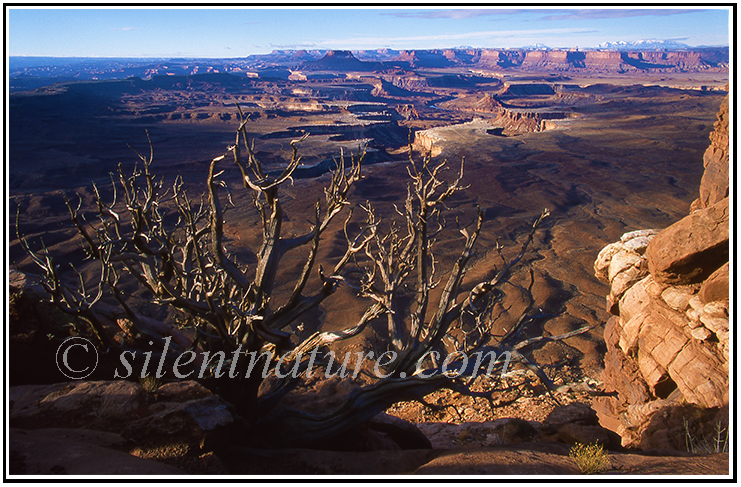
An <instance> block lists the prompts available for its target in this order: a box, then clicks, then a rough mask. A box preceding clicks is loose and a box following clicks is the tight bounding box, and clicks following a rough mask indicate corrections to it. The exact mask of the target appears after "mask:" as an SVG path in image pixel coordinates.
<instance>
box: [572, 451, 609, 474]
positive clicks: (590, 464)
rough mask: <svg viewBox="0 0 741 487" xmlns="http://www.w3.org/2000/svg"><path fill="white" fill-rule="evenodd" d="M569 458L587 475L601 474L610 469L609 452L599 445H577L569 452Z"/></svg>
mask: <svg viewBox="0 0 741 487" xmlns="http://www.w3.org/2000/svg"><path fill="white" fill-rule="evenodd" d="M569 457H571V459H572V460H573V461H574V463H576V466H577V467H579V470H581V473H583V474H585V475H591V474H594V473H601V472H604V471H605V470H607V469H609V468H610V458H609V457H608V455H607V452H606V451H605V450H604V448H603V447H602V445H598V444H597V443H594V444H588V445H583V444H581V443H577V444H575V445H574V446H572V447H571V450H569Z"/></svg>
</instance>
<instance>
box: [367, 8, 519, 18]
mask: <svg viewBox="0 0 741 487" xmlns="http://www.w3.org/2000/svg"><path fill="white" fill-rule="evenodd" d="M521 12H522V10H517V9H493V8H488V9H455V10H425V11H421V12H401V11H400V12H384V13H382V14H381V15H388V16H391V17H401V18H415V19H472V18H475V17H490V16H493V15H513V14H517V13H521Z"/></svg>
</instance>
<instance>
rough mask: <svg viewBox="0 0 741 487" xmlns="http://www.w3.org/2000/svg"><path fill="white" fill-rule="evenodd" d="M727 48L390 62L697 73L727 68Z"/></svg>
mask: <svg viewBox="0 0 741 487" xmlns="http://www.w3.org/2000/svg"><path fill="white" fill-rule="evenodd" d="M728 62H729V51H728V48H727V47H721V48H698V49H689V50H676V51H668V50H636V51H617V50H587V51H579V50H576V49H571V50H558V49H553V50H525V49H465V50H464V49H447V50H416V51H401V53H400V55H399V56H398V57H397V58H396V59H394V60H393V61H391V62H390V64H399V63H406V64H408V65H409V66H410V67H412V68H420V67H451V66H463V65H465V66H475V67H489V68H505V69H506V68H511V69H519V70H523V71H529V70H543V69H550V70H553V71H558V72H563V71H580V72H605V73H608V72H610V73H628V72H641V71H654V72H696V71H718V72H725V71H727V70H728Z"/></svg>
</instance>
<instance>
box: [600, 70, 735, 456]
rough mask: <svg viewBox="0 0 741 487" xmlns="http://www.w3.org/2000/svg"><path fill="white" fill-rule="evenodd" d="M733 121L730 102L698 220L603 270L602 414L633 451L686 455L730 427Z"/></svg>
mask: <svg viewBox="0 0 741 487" xmlns="http://www.w3.org/2000/svg"><path fill="white" fill-rule="evenodd" d="M654 61H655V60H651V62H654ZM728 114H729V111H728V97H726V99H725V101H724V102H723V104H722V106H721V108H720V111H719V113H718V121H717V122H716V124H715V130H714V132H713V133H712V134H711V136H710V140H711V143H710V146H709V147H708V149H707V151H706V152H705V156H704V165H705V173H704V175H703V178H702V182H701V185H700V197H699V198H698V199H697V200H695V201H694V202H693V203H692V205H691V208H690V214H689V215H687V216H686V217H684V218H683V219H682V220H680V221H678V222H676V223H675V224H673V225H671V226H670V227H668V228H665V229H663V230H661V231H658V230H638V231H635V232H630V233H627V234H625V235H623V237H622V238H621V240H620V241H619V242H616V243H613V244H610V245H608V246H607V247H605V248H604V249H603V250H602V251H601V252H600V254H599V256H598V258H597V261H596V262H595V265H594V268H595V274H596V276H597V277H598V278H600V279H601V280H603V281H605V282H607V283H609V284H610V294H609V295H608V297H607V306H608V309H609V310H610V311H611V312H612V313H613V315H614V316H613V317H612V318H611V319H610V320H609V321H608V322H607V324H606V326H605V342H606V345H607V353H606V355H605V371H604V383H605V389H606V390H608V391H610V390H611V391H615V392H617V397H609V398H598V399H596V400H595V404H594V408H595V410H596V411H597V412H598V414H599V417H600V421H601V423H602V425H603V426H605V427H607V428H609V429H611V430H613V431H615V432H617V433H618V434H620V436H621V437H622V438H623V445H624V446H631V447H639V448H673V449H685V448H686V446H687V445H686V441H687V439H688V437H691V438H695V439H701V438H712V437H715V436H717V432H716V431H715V429H716V428H719V427H724V428H727V425H728V401H729V397H728V395H729V390H728V387H729V355H730V343H729V331H730V330H729V328H730V325H731V323H730V321H729V264H728V259H729V222H730V215H729V198H728V194H729V193H728V186H729V179H728V168H729V157H728V147H729V146H728Z"/></svg>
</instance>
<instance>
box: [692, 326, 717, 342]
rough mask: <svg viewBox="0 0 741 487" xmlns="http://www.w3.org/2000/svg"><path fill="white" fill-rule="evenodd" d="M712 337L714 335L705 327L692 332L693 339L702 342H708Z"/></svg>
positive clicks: (699, 327)
mask: <svg viewBox="0 0 741 487" xmlns="http://www.w3.org/2000/svg"><path fill="white" fill-rule="evenodd" d="M711 335H712V333H711V332H710V331H709V330H708V329H707V328H705V327H704V326H698V327H697V328H695V329H693V330H692V337H693V338H696V339H698V340H700V341H705V340H707V339H708V338H710V336H711Z"/></svg>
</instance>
